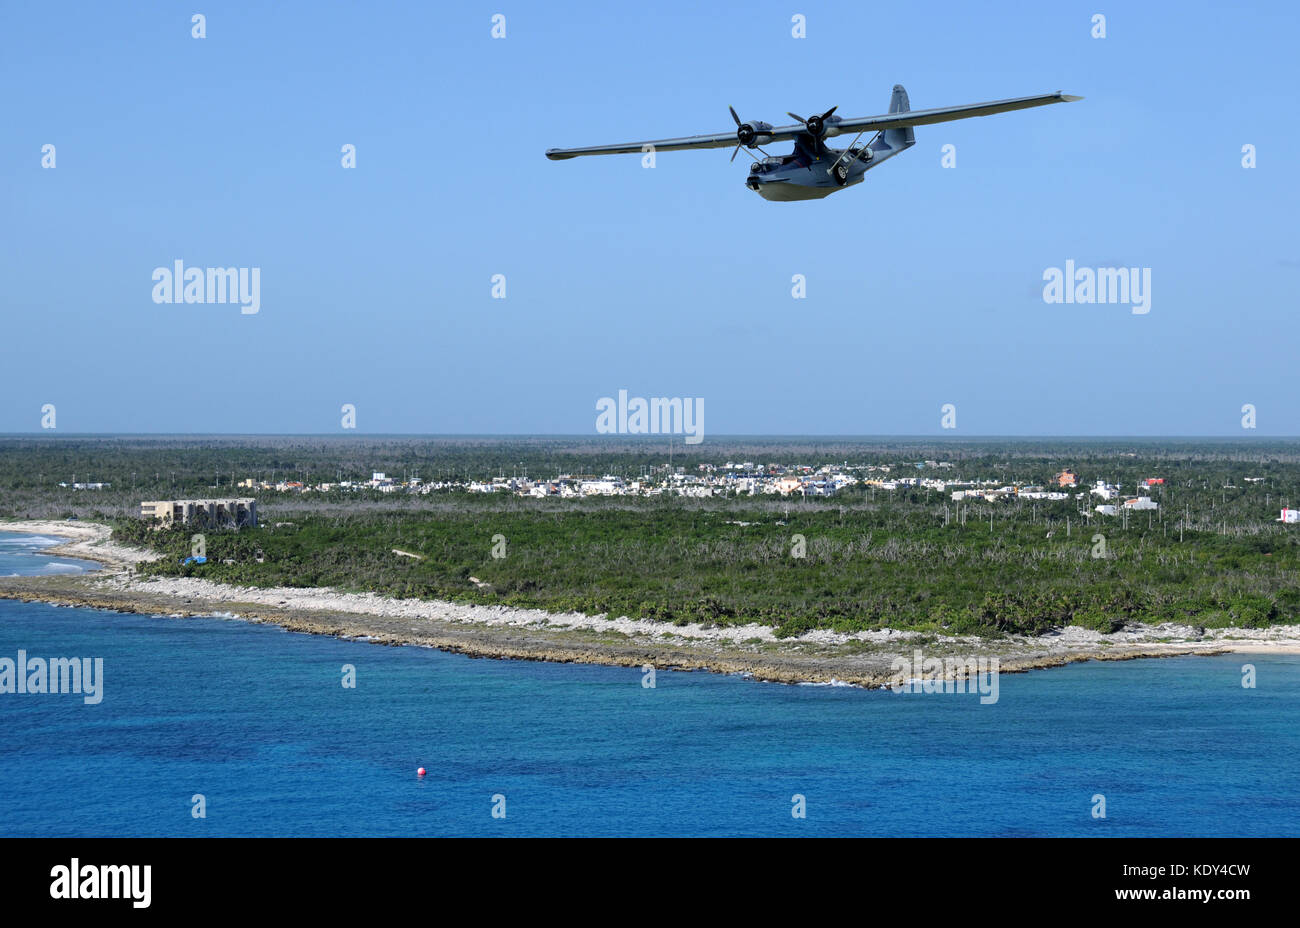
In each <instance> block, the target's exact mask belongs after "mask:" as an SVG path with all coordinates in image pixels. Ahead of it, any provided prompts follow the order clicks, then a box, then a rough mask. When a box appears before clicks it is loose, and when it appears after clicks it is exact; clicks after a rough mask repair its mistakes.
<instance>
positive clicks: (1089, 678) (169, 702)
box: [0, 534, 1300, 836]
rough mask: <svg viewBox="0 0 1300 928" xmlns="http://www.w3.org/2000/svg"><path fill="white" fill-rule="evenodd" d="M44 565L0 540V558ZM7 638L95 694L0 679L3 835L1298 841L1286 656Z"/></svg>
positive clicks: (5, 614)
mask: <svg viewBox="0 0 1300 928" xmlns="http://www.w3.org/2000/svg"><path fill="white" fill-rule="evenodd" d="M47 541H48V540H47ZM51 561H55V562H58V563H60V564H71V563H72V562H70V561H68V560H67V559H64V558H49V557H47V556H43V555H41V554H40V553H39V547H38V546H37V545H36V544H35V543H33V542H31V541H30V536H27V538H26V539H24V540H17V539H16V537H15V536H14V535H12V534H7V535H6V534H0V574H6V573H8V574H12V573H30V572H41V571H43V570H48V569H50V568H49V563H50V562H51ZM55 569H66V568H55ZM19 649H24V650H25V651H26V652H27V653H28V655H29V656H39V657H45V658H51V657H74V656H76V657H92V658H94V657H99V658H103V661H104V688H103V701H102V702H101V703H100V704H98V705H86V704H85V703H84V701H83V699H82V697H81V696H78V695H73V694H62V695H40V694H18V693H8V694H0V835H5V836H11V835H67V836H117V835H195V836H198V835H286V836H298V835H552V834H561V835H791V836H794V835H873V836H905V835H1097V836H1120V835H1125V836H1130V835H1154V836H1162V835H1198V836H1199V835H1246V836H1250V835H1300V777H1298V776H1297V770H1298V769H1300V657H1296V656H1284V657H1264V656H1255V655H1251V656H1245V655H1233V656H1228V657H1213V658H1171V659H1165V660H1144V661H1126V662H1108V663H1089V664H1076V665H1072V666H1069V667H1065V668H1060V669H1053V670H1047V671H1038V672H1034V673H1029V674H1004V675H1002V677H1001V681H1000V684H1001V685H1000V698H999V700H998V702H997V703H996V704H994V705H980V703H979V698H978V696H976V695H925V694H920V693H918V694H914V695H909V694H896V693H893V692H890V691H864V690H859V689H853V688H848V687H831V686H784V685H778V684H769V683H757V682H754V681H751V680H747V679H743V678H740V677H733V676H719V675H716V674H709V673H675V672H667V671H660V672H659V673H658V675H657V680H656V684H657V685H656V686H655V688H654V689H647V688H644V687H643V686H642V685H641V679H642V677H641V673H640V671H639V670H635V669H630V668H629V669H623V668H608V667H596V666H585V665H578V664H543V663H534V662H526V661H497V660H482V659H478V660H476V659H471V658H467V657H463V656H460V655H456V654H444V653H441V652H438V651H433V650H429V649H425V648H415V647H402V648H393V647H382V646H378V645H371V644H367V643H364V642H355V641H340V640H336V639H332V638H324V637H317V636H311V635H301V634H294V633H289V632H286V631H283V630H281V629H279V628H275V627H268V626H259V625H251V624H248V623H245V622H241V621H238V620H232V619H225V618H202V619H195V618H188V619H180V618H166V617H151V616H138V615H122V614H117V613H113V612H105V611H100V610H91V609H73V608H62V607H55V606H50V605H44V604H37V603H31V604H27V603H19V602H14V601H0V658H4V657H8V658H10V659H16V657H17V652H18V650H19ZM1247 662H1250V663H1253V664H1254V665H1255V666H1256V670H1257V679H1258V684H1257V687H1256V688H1255V689H1245V688H1243V687H1242V685H1241V678H1242V671H1241V668H1242V664H1244V663H1247ZM345 664H351V665H353V666H354V667H355V669H356V684H357V685H356V688H355V689H345V688H344V687H343V686H342V685H341V684H342V679H343V676H342V674H343V671H342V668H343V666H344V665H345ZM420 766H423V767H425V768H426V769H427V771H428V772H427V775H426V776H425V777H424V778H423V779H420V778H418V777H417V776H416V769H417V768H418V767H420ZM197 794H201V795H202V796H203V797H204V799H205V803H206V818H201V819H200V818H195V817H193V815H192V814H191V809H192V807H193V806H192V802H193V797H194V796H195V795H197ZM795 794H799V795H802V796H804V797H805V800H806V810H807V817H806V818H804V819H796V818H794V817H793V816H792V815H791V809H792V797H793V796H794V795H795ZM1098 794H1100V795H1104V796H1105V802H1106V817H1105V818H1104V819H1098V818H1094V817H1093V815H1092V810H1093V808H1094V800H1093V797H1094V796H1095V795H1098ZM494 796H503V797H505V817H504V818H494V817H493V816H492V810H493V808H494V800H493V797H494ZM495 805H496V808H497V809H498V810H499V809H500V807H501V806H500V802H499V801H498V802H497V803H496V804H495Z"/></svg>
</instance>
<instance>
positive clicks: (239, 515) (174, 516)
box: [140, 497, 257, 528]
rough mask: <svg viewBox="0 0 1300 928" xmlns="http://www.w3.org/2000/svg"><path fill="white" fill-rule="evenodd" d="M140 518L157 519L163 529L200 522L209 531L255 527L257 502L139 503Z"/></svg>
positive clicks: (252, 500) (212, 500) (236, 500)
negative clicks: (228, 527)
mask: <svg viewBox="0 0 1300 928" xmlns="http://www.w3.org/2000/svg"><path fill="white" fill-rule="evenodd" d="M140 516H141V517H142V518H145V519H157V520H158V521H159V522H161V523H162V524H164V525H173V524H175V523H177V522H179V523H182V524H185V523H190V522H195V521H198V522H202V523H203V524H204V525H206V526H207V527H209V528H220V527H224V526H227V525H229V526H234V527H235V528H244V527H245V526H248V527H253V526H256V525H257V500H255V499H252V498H251V497H249V498H246V499H164V500H153V501H149V502H142V503H141V504H140Z"/></svg>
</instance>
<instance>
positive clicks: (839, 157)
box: [546, 84, 1083, 200]
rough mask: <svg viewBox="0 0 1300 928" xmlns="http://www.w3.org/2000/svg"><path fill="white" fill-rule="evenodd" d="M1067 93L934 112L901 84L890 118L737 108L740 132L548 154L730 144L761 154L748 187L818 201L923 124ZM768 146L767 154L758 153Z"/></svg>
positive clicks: (909, 139)
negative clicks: (745, 116) (767, 117)
mask: <svg viewBox="0 0 1300 928" xmlns="http://www.w3.org/2000/svg"><path fill="white" fill-rule="evenodd" d="M1082 99H1083V98H1082V97H1074V96H1070V95H1069V94H1066V93H1062V92H1060V91H1059V90H1058V91H1057V92H1056V93H1044V94H1039V95H1037V96H1032V97H1016V98H1014V99H1011V100H993V101H990V102H988V103H967V104H964V105H961V106H944V107H939V108H938V109H932V110H913V109H912V108H911V106H910V105H909V103H908V100H907V91H906V90H904V89H903V85H902V84H895V85H894V95H893V97H892V98H891V99H890V101H889V112H888V113H886V114H885V115H883V116H864V117H860V118H856V119H845V118H844V117H841V116H836V115H835V111H836V110H837V109H839V107H838V106H832V107H831V108H830V109H828V110H827V111H826V112H824V113H822V114H821V115H817V116H809V117H807V118H804V117H802V116H796V115H795V114H794V113H787V114H786V115H787V116H789V117H790V118H791V119H793V120H795V123H796V124H795V125H790V126H772V125H769V124H768V123H765V122H760V121H758V120H752V121H748V122H742V121H741V119H740V116H739V115H737V113H736V110H735V108H734V107H728V109H730V110H731V118H732V119H733V120H735V123H736V129H735V131H734V132H733V131H727V132H718V133H716V134H714V135H691V136H686V137H684V138H679V139H660V140H658V141H652V142H629V143H628V144H626V145H593V146H591V147H589V148H552V149H549V150H548V151H547V152H546V157H548V158H550V159H551V160H552V161H564V160H566V159H568V158H577V157H579V156H581V155H619V154H629V153H637V154H640V153H643V152H651V151H653V152H661V151H686V150H688V149H692V148H730V147H731V146H732V145H734V146H736V147H735V149H734V150H733V151H732V153H731V160H732V161H735V160H736V155H737V153H738V152H740V150H741V149H742V148H743V149H745V153H746V154H748V155H749V156H750V157H751V158H753V159H754V163H753V164H751V165H750V166H749V176H748V177H747V178H745V185H746V186H747V187H749V189H750V190H753V191H754V192H755V193H757V194H758V195H759V196H761V197H763V198H764V199H765V200H817V199H821V198H822V197H825V196H829V195H830V194H832V193H835V192H836V191H837V190H843V189H844V188H846V187H852V186H853V185H854V184H860V183H862V179H863V177H865V176H866V173H867V171H869V170H871V169H872V168H874V167H877V166H878V165H881V164H883V163H884V162H885V161H887V160H889V159H890V158H892V157H894V155H896V154H898V153H899V152H902V151H906V150H907V149H909V148H911V147H912V146H913V145H915V144H916V134H915V132H914V131H913V128H914V127H915V126H928V125H931V124H933V123H940V122H952V121H953V120H956V119H970V118H971V117H973V116H991V115H993V114H994V113H1007V112H1010V111H1011V110H1024V109H1029V108H1030V107H1034V106H1046V105H1048V104H1049V103H1070V102H1072V101H1074V100H1082ZM853 132H856V133H857V135H856V136H855V137H854V139H853V141H852V142H851V143H849V146H848V147H847V148H843V149H836V148H831V147H830V146H828V145H827V144H826V139H829V138H835V137H836V136H840V135H848V134H849V133H853ZM868 132H873V133H875V134H874V135H873V136H872V137H871V140H870V141H868V142H867V143H866V144H865V145H859V144H858V142H859V141H860V140H861V139H862V136H864V135H866V134H867V133H868ZM773 142H794V151H793V152H791V153H790V154H788V155H770V154H768V153H767V152H766V151H763V149H762V148H761V147H760V146H762V145H768V144H771V143H773ZM754 151H759V152H762V154H763V155H764V157H762V158H760V157H758V156H757V155H755V154H753V152H754Z"/></svg>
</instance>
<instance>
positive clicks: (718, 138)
mask: <svg viewBox="0 0 1300 928" xmlns="http://www.w3.org/2000/svg"><path fill="white" fill-rule="evenodd" d="M802 131H803V126H792V127H790V130H789V134H788V135H782V134H781V130H775V129H774V130H772V131H771V132H767V131H764V133H763V134H764V135H770V136H772V137H773V141H776V140H778V139H783V138H790V139H792V138H794V137H795V136H796V135H798V134H799V133H800V132H802ZM735 144H736V130H735V129H732V130H731V131H730V132H719V133H717V134H716V135H688V136H685V137H683V138H680V139H659V140H657V141H647V142H628V143H626V144H623V145H592V146H590V147H588V148H548V149H547V150H546V157H548V158H550V159H551V160H552V161H564V160H565V159H566V158H577V157H578V156H579V155H626V154H638V155H639V154H641V152H643V151H645V150H646V149H645V146H647V145H652V146H654V150H655V151H687V150H689V149H692V148H731V147H733V146H735Z"/></svg>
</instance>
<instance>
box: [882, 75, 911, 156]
mask: <svg viewBox="0 0 1300 928" xmlns="http://www.w3.org/2000/svg"><path fill="white" fill-rule="evenodd" d="M911 109H912V104H911V103H910V102H908V99H907V91H906V90H905V89H904V88H903V85H902V84H895V85H894V95H893V96H892V97H890V99H889V112H891V113H907V112H910V111H911ZM884 140H885V142H887V143H888V145H889V147H890V148H894V149H902V148H911V147H912V146H913V145H915V144H916V133H915V132H913V131H912V127H911V126H905V127H903V128H902V129H886V130H885V134H884Z"/></svg>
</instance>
